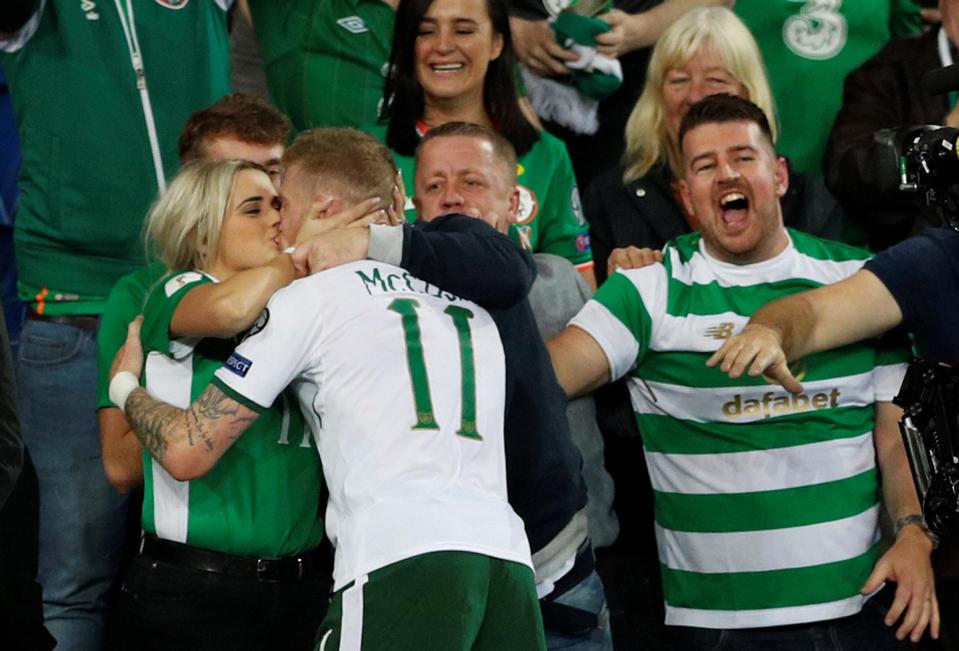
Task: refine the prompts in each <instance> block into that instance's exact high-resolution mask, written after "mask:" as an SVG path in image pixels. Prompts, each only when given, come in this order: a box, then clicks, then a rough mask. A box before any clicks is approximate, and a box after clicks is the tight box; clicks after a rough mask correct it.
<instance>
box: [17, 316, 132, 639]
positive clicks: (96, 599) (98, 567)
mask: <svg viewBox="0 0 959 651" xmlns="http://www.w3.org/2000/svg"><path fill="white" fill-rule="evenodd" d="M17 384H18V390H19V398H20V416H21V427H22V430H23V439H24V442H25V443H26V445H27V447H28V448H29V450H30V454H31V455H32V456H33V461H34V465H35V466H36V469H37V478H38V479H39V484H40V552H39V571H38V573H37V580H38V581H39V582H40V585H42V586H43V613H44V619H45V620H46V625H47V628H48V630H49V631H50V633H52V634H53V636H54V637H55V638H56V639H57V641H58V642H59V644H58V646H57V649H58V650H66V651H72V650H73V649H77V650H83V651H90V650H96V649H99V648H100V646H101V644H102V639H103V628H104V619H105V616H106V614H107V609H108V603H107V595H108V592H109V591H110V588H111V586H112V584H113V582H114V580H115V579H116V574H117V571H118V565H119V561H120V553H121V550H122V546H123V533H124V522H125V518H126V511H127V499H126V496H124V495H121V494H120V493H118V492H117V491H116V490H114V489H113V487H112V486H110V484H109V482H108V481H107V478H106V475H105V474H104V471H103V459H102V453H101V450H100V435H99V429H98V427H97V420H96V392H97V390H96V385H97V368H96V333H95V332H93V331H88V330H82V329H79V328H74V327H71V326H66V325H60V324H58V323H50V322H45V321H36V320H27V321H26V323H24V326H23V330H22V332H21V335H20V350H19V354H18V360H17Z"/></svg>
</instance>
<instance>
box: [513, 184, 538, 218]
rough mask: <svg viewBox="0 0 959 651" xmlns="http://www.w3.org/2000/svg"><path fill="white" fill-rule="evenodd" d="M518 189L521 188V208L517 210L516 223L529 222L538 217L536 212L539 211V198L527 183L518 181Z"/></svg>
mask: <svg viewBox="0 0 959 651" xmlns="http://www.w3.org/2000/svg"><path fill="white" fill-rule="evenodd" d="M516 189H517V190H519V209H518V210H517V211H516V223H517V224H528V223H530V222H531V221H533V220H534V219H535V218H536V213H538V212H539V200H538V199H537V198H536V193H534V192H533V191H532V190H530V189H529V188H527V187H526V186H525V185H519V184H518V183H517V184H516Z"/></svg>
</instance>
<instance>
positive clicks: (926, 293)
mask: <svg viewBox="0 0 959 651" xmlns="http://www.w3.org/2000/svg"><path fill="white" fill-rule="evenodd" d="M949 266H950V262H949V260H948V259H947V258H946V257H945V256H944V255H943V251H942V249H941V248H939V247H938V246H935V244H934V242H933V240H932V239H931V238H930V237H929V233H928V232H927V233H924V234H922V235H920V236H918V237H912V238H909V239H908V240H904V241H902V242H900V243H899V244H897V245H896V246H894V247H892V248H889V249H886V250H885V251H883V252H882V253H880V254H879V255H877V256H876V257H875V258H872V259H870V260H867V261H866V264H865V265H864V268H865V269H867V270H869V271H871V272H872V273H874V274H876V276H877V277H878V278H879V280H881V281H882V284H883V285H885V286H886V289H888V290H889V293H890V294H892V297H893V298H894V299H896V303H898V304H899V309H900V310H901V311H902V322H903V324H904V325H905V326H906V327H907V328H909V329H910V330H912V329H914V327H915V324H916V323H917V322H918V321H919V320H920V319H921V318H922V315H923V314H927V315H928V314H934V313H935V312H936V311H937V310H936V306H937V303H938V302H939V300H940V298H941V297H943V296H946V295H947V294H948V293H949V291H950V288H949V287H948V286H944V285H942V284H943V283H948V282H949V276H948V275H946V274H945V273H944V271H945V270H947V269H949Z"/></svg>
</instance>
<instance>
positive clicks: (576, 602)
mask: <svg viewBox="0 0 959 651" xmlns="http://www.w3.org/2000/svg"><path fill="white" fill-rule="evenodd" d="M554 601H555V602H556V603H560V604H563V605H566V606H570V607H572V608H578V609H580V610H585V611H587V612H590V613H594V614H596V615H597V617H598V618H599V627H598V628H594V629H592V630H590V631H588V632H586V633H583V634H579V635H577V634H567V633H561V632H559V631H555V630H550V629H549V628H547V629H546V648H547V649H564V650H565V651H612V649H613V639H612V636H611V635H610V632H609V611H608V610H607V609H606V594H605V592H604V591H603V582H602V581H601V580H600V578H599V574H597V573H596V570H593V571H592V572H591V573H590V574H589V575H587V576H586V578H585V579H583V580H582V581H580V582H579V583H577V584H576V585H574V586H573V587H572V588H570V589H569V590H567V591H566V592H564V593H563V594H561V595H560V596H559V597H556V599H555V600H554Z"/></svg>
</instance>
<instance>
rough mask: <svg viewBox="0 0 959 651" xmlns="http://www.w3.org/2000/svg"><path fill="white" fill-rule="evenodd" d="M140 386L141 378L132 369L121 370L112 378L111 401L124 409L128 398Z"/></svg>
mask: <svg viewBox="0 0 959 651" xmlns="http://www.w3.org/2000/svg"><path fill="white" fill-rule="evenodd" d="M139 388H140V380H138V379H137V376H136V375H134V374H133V373H131V372H130V371H120V372H119V373H117V374H116V375H114V376H113V379H112V380H110V401H111V402H112V403H113V404H115V405H116V406H117V407H119V408H120V410H121V411H123V408H124V407H125V406H126V404H127V398H129V397H130V394H131V393H133V390H134V389H139Z"/></svg>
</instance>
